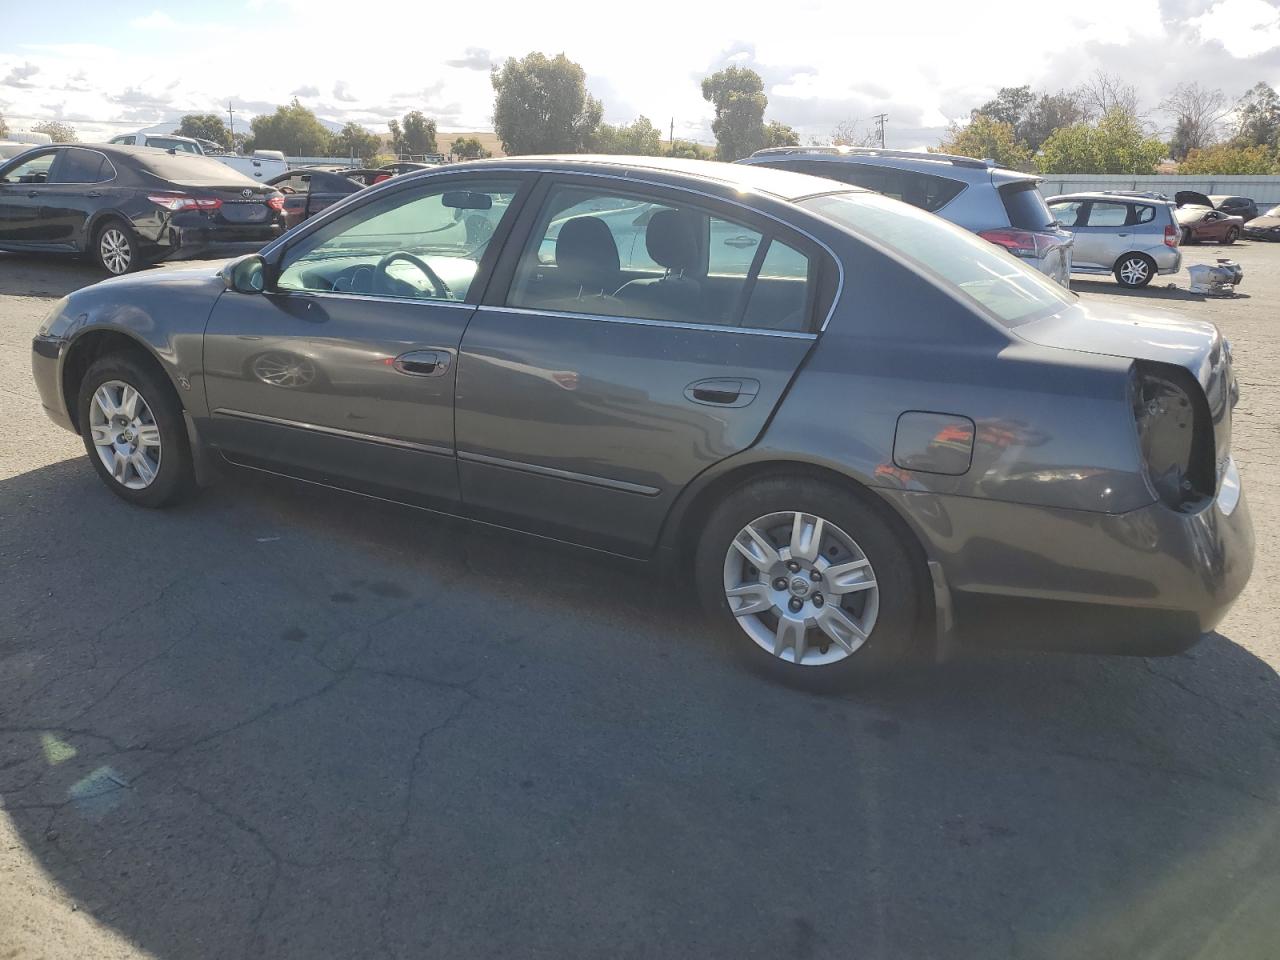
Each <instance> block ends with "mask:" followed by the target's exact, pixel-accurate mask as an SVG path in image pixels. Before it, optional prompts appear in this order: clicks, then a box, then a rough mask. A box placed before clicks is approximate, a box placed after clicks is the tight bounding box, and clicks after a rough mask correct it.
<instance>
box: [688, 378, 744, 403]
mask: <svg viewBox="0 0 1280 960" xmlns="http://www.w3.org/2000/svg"><path fill="white" fill-rule="evenodd" d="M759 392H760V381H759V380H751V379H748V378H746V377H711V378H709V379H706V380H695V381H694V382H693V383H691V384H689V385H688V386H687V387H685V388H684V395H685V399H687V400H692V401H693V402H694V403H704V404H708V405H709V406H715V407H745V406H746V405H747V404H748V403H750V402H751V401H752V400H754V399H755V398H756V394H758V393H759Z"/></svg>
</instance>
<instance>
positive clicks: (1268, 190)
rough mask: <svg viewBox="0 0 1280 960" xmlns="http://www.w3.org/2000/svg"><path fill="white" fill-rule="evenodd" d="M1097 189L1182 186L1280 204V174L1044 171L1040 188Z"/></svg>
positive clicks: (1171, 190) (1171, 189)
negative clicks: (1148, 173)
mask: <svg viewBox="0 0 1280 960" xmlns="http://www.w3.org/2000/svg"><path fill="white" fill-rule="evenodd" d="M1096 190H1151V191H1154V192H1156V193H1163V194H1166V195H1167V196H1168V197H1170V198H1172V197H1173V195H1174V194H1175V193H1177V192H1178V191H1179V190H1195V191H1198V192H1199V193H1204V194H1213V195H1219V194H1220V195H1224V196H1233V197H1251V198H1252V199H1253V200H1255V201H1256V202H1257V204H1258V206H1259V207H1260V208H1266V207H1271V206H1274V205H1275V204H1280V177H1274V176H1272V177H1262V176H1250V177H1182V176H1177V175H1174V174H1164V175H1161V174H1155V175H1152V176H1133V175H1129V176H1125V175H1123V174H1107V173H1076V174H1058V173H1051V174H1045V175H1044V181H1043V182H1042V183H1041V184H1040V192H1041V193H1042V194H1044V195H1045V196H1046V197H1052V196H1056V195H1058V194H1061V193H1084V192H1091V191H1096Z"/></svg>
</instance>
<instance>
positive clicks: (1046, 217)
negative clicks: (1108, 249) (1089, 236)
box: [1000, 180, 1123, 230]
mask: <svg viewBox="0 0 1280 960" xmlns="http://www.w3.org/2000/svg"><path fill="white" fill-rule="evenodd" d="M1000 199H1001V201H1003V202H1004V212H1005V213H1007V214H1008V215H1009V226H1011V227H1017V228H1018V229H1019V230H1043V229H1044V228H1045V227H1047V226H1049V225H1050V224H1051V223H1052V222H1053V220H1054V217H1053V215H1052V214H1050V213H1049V207H1048V206H1047V205H1046V204H1045V202H1044V197H1042V196H1040V191H1039V190H1037V189H1036V182H1035V181H1034V180H1019V181H1018V182H1017V183H1006V184H1005V185H1004V186H1002V187H1001V188H1000ZM1121 222H1123V221H1121ZM1089 225H1090V226H1096V224H1094V223H1093V221H1092V220H1090V222H1089Z"/></svg>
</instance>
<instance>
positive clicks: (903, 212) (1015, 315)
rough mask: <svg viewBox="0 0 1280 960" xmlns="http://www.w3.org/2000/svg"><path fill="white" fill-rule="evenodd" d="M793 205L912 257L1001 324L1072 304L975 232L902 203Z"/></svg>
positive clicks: (842, 196)
mask: <svg viewBox="0 0 1280 960" xmlns="http://www.w3.org/2000/svg"><path fill="white" fill-rule="evenodd" d="M799 204H800V206H802V207H804V208H805V209H807V210H811V211H812V212H813V213H816V214H817V215H818V216H821V217H825V218H826V219H828V220H830V221H831V222H833V223H835V224H836V225H838V226H841V227H845V228H847V229H849V230H851V231H852V232H853V233H855V234H858V235H860V236H862V237H864V238H866V239H868V240H870V241H872V242H873V243H878V244H881V245H883V246H885V247H888V248H889V249H890V250H893V251H895V252H897V253H898V254H900V255H901V256H903V257H906V258H907V259H908V260H911V261H913V262H914V263H915V264H917V265H918V266H919V268H920V269H921V270H922V271H924V272H926V273H932V274H934V275H935V276H937V277H938V278H940V279H941V280H943V281H945V282H946V283H948V284H950V285H951V286H952V287H954V288H955V289H956V290H958V291H960V292H961V293H963V294H964V295H965V296H966V297H968V298H970V299H971V300H973V301H975V302H976V303H977V304H979V305H980V306H981V307H983V308H984V309H985V310H986V311H987V312H988V313H989V314H991V315H992V316H993V317H994V318H995V319H997V320H999V321H1000V322H1001V323H1003V324H1005V325H1006V326H1016V325H1017V324H1019V323H1024V322H1026V321H1028V320H1034V319H1036V318H1038V317H1042V316H1048V315H1050V314H1052V313H1057V312H1059V311H1060V310H1062V309H1063V308H1064V307H1067V306H1070V305H1071V304H1072V303H1074V301H1073V300H1072V299H1071V294H1069V293H1068V292H1067V291H1066V290H1064V289H1063V288H1062V287H1061V286H1059V285H1058V284H1056V283H1054V282H1053V281H1052V280H1050V279H1049V278H1048V277H1046V276H1045V275H1044V274H1042V273H1040V272H1039V271H1038V270H1034V269H1032V268H1031V267H1028V266H1026V265H1024V264H1023V263H1022V262H1020V261H1018V260H1016V259H1014V258H1013V257H1012V256H1011V255H1009V254H1007V253H1005V252H1003V251H1002V250H1000V249H998V248H997V247H996V246H994V245H993V244H991V243H988V242H987V241H986V240H983V239H982V238H981V237H979V236H977V235H976V234H972V233H970V232H969V231H967V230H962V229H961V228H959V227H957V226H955V225H954V224H952V223H948V222H947V221H946V220H942V219H941V218H939V217H935V216H931V215H930V214H927V213H924V212H923V211H920V210H916V209H913V208H912V207H909V206H906V205H905V204H901V203H894V202H893V201H891V200H886V199H885V198H884V197H878V196H875V195H874V194H867V193H839V194H829V195H827V196H822V197H810V198H809V199H807V200H801V201H799ZM1046 212H1047V211H1046Z"/></svg>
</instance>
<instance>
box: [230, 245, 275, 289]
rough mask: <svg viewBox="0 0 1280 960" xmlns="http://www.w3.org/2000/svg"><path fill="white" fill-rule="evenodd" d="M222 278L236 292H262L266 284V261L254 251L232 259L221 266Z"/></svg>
mask: <svg viewBox="0 0 1280 960" xmlns="http://www.w3.org/2000/svg"><path fill="white" fill-rule="evenodd" d="M222 280H223V282H224V283H225V284H226V285H227V289H228V290H234V291H235V292H236V293H262V291H263V290H265V289H266V285H267V268H266V262H265V261H264V260H263V259H262V257H260V256H259V255H258V254H256V253H251V254H249V255H248V256H247V257H241V258H240V259H239V260H232V261H231V262H230V263H228V264H227V265H226V266H225V267H223V268H222Z"/></svg>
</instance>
